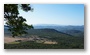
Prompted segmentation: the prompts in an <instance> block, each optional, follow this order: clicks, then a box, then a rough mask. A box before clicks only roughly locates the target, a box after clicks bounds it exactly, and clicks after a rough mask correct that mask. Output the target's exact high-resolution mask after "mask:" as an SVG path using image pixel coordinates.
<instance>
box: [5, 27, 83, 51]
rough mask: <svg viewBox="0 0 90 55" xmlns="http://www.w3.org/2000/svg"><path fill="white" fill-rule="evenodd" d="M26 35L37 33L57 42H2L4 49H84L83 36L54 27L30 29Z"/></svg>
mask: <svg viewBox="0 0 90 55" xmlns="http://www.w3.org/2000/svg"><path fill="white" fill-rule="evenodd" d="M28 32H29V33H28V36H29V37H30V35H37V36H39V37H41V38H46V39H49V40H52V41H56V42H58V44H43V43H36V42H31V41H28V42H20V43H19V44H6V43H5V44H4V48H5V49H84V36H82V37H74V36H70V35H67V34H65V33H61V32H58V31H56V30H54V29H34V30H33V29H31V30H28Z"/></svg>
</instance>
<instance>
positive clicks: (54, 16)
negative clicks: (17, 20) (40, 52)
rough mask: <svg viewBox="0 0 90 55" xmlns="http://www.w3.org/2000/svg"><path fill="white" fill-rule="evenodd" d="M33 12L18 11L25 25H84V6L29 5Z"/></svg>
mask: <svg viewBox="0 0 90 55" xmlns="http://www.w3.org/2000/svg"><path fill="white" fill-rule="evenodd" d="M31 7H32V8H33V9H34V10H33V12H32V11H29V12H24V11H22V10H19V12H20V15H22V16H23V17H24V18H26V20H27V22H26V23H27V24H33V25H36V24H56V25H84V4H31Z"/></svg>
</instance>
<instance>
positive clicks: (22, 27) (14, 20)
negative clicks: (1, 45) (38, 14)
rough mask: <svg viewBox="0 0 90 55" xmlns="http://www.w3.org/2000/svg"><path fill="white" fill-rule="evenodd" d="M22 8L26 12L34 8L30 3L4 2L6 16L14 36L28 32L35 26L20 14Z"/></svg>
mask: <svg viewBox="0 0 90 55" xmlns="http://www.w3.org/2000/svg"><path fill="white" fill-rule="evenodd" d="M20 8H21V9H22V10H23V11H26V12H28V11H30V10H32V8H31V7H30V4H4V18H5V20H6V24H7V25H8V27H9V31H10V32H11V33H12V36H13V37H15V36H21V35H22V34H27V32H26V30H27V29H30V28H33V26H32V25H27V24H26V23H25V22H26V19H25V18H23V17H22V16H19V11H18V10H19V9H20Z"/></svg>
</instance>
